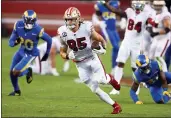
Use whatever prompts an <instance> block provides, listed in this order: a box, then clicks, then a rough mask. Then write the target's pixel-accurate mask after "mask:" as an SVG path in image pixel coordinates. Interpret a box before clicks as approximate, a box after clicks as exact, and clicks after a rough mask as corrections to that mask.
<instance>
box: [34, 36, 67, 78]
mask: <svg viewBox="0 0 171 118" xmlns="http://www.w3.org/2000/svg"><path fill="white" fill-rule="evenodd" d="M46 46H47V45H46V42H45V43H42V44H40V45H39V46H38V49H39V51H40V56H38V57H37V58H36V59H35V61H34V63H33V64H32V65H31V67H32V69H33V72H34V73H37V74H41V75H46V74H52V75H54V76H59V73H58V71H57V69H56V55H57V54H59V51H60V46H61V44H60V39H59V36H55V37H53V38H52V47H51V50H50V55H49V57H48V59H47V61H43V62H40V59H41V57H42V56H43V55H44V53H45V51H46ZM69 66H70V64H69V61H65V63H64V66H63V71H64V72H67V71H68V70H69Z"/></svg>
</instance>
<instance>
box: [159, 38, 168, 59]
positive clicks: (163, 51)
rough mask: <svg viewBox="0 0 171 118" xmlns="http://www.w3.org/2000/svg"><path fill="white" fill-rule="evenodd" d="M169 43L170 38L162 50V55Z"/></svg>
mask: <svg viewBox="0 0 171 118" xmlns="http://www.w3.org/2000/svg"><path fill="white" fill-rule="evenodd" d="M168 43H169V40H167V42H166V44H165V46H164V49H163V51H162V53H161V55H160V56H161V57H162V56H163V53H164V52H165V51H166V47H167V45H168Z"/></svg>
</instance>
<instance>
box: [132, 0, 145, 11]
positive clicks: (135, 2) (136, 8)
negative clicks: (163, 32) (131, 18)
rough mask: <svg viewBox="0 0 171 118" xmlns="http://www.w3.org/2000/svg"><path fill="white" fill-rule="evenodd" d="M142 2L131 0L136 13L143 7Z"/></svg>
mask: <svg viewBox="0 0 171 118" xmlns="http://www.w3.org/2000/svg"><path fill="white" fill-rule="evenodd" d="M144 6H145V5H144V4H143V3H141V2H140V1H134V0H133V1H132V8H133V9H134V10H135V12H136V14H139V13H140V12H141V11H143V9H144Z"/></svg>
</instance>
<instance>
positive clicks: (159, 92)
mask: <svg viewBox="0 0 171 118" xmlns="http://www.w3.org/2000/svg"><path fill="white" fill-rule="evenodd" d="M165 76H166V80H167V84H169V83H171V72H165ZM149 89H150V93H151V96H152V98H153V100H154V101H155V102H156V103H157V102H159V101H164V103H167V102H168V101H169V100H170V98H169V97H168V96H166V95H163V88H162V87H156V86H155V87H153V86H151V87H149Z"/></svg>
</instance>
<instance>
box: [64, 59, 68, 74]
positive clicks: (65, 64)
mask: <svg viewBox="0 0 171 118" xmlns="http://www.w3.org/2000/svg"><path fill="white" fill-rule="evenodd" d="M68 70H69V61H65V63H64V66H63V71H64V72H67V71H68Z"/></svg>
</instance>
